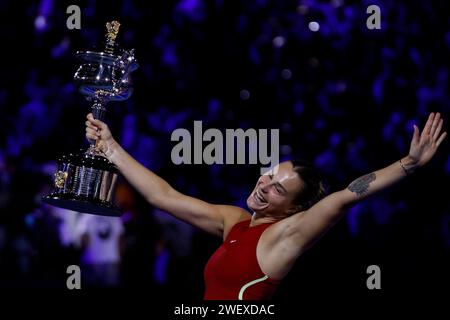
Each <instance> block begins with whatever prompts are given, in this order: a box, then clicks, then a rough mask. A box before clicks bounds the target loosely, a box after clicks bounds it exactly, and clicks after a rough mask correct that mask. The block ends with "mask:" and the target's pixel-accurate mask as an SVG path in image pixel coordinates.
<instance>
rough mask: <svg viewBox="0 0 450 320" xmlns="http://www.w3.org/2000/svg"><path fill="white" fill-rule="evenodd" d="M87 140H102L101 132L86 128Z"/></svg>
mask: <svg viewBox="0 0 450 320" xmlns="http://www.w3.org/2000/svg"><path fill="white" fill-rule="evenodd" d="M86 138H88V139H90V140H98V139H99V138H100V132H98V131H97V130H96V129H93V128H86Z"/></svg>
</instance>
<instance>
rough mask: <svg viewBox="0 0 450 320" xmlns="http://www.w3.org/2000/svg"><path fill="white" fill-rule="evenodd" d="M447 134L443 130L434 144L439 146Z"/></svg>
mask: <svg viewBox="0 0 450 320" xmlns="http://www.w3.org/2000/svg"><path fill="white" fill-rule="evenodd" d="M446 136H447V132H444V133H442V134H441V136H440V137H439V139H438V141H437V142H436V146H437V147H439V145H440V144H441V143H442V141H444V139H445V137H446Z"/></svg>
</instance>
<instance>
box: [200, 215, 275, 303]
mask: <svg viewBox="0 0 450 320" xmlns="http://www.w3.org/2000/svg"><path fill="white" fill-rule="evenodd" d="M250 221H251V220H244V221H241V222H238V223H236V224H235V225H234V226H233V227H232V228H231V230H230V233H229V234H228V236H227V238H226V239H225V241H224V242H223V244H222V245H221V246H220V247H219V248H218V249H217V251H216V252H215V253H214V254H213V255H212V256H211V258H210V259H209V261H208V263H207V264H206V267H205V273H204V277H205V289H206V290H205V294H204V299H205V300H266V299H270V298H271V297H272V295H273V293H274V292H275V290H276V288H277V286H278V284H279V283H280V281H277V280H274V279H271V278H269V277H268V276H267V275H265V274H264V273H263V272H262V271H261V268H260V267H259V264H258V261H257V259H256V245H257V244H258V240H259V238H260V237H261V234H262V233H263V232H264V230H266V228H267V227H269V226H271V225H272V223H263V224H259V225H256V226H254V227H250V226H249V225H250Z"/></svg>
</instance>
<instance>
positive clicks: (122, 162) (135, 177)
mask: <svg viewBox="0 0 450 320" xmlns="http://www.w3.org/2000/svg"><path fill="white" fill-rule="evenodd" d="M107 158H108V160H109V161H111V162H112V163H113V164H115V165H116V166H117V168H118V169H119V171H120V172H121V174H122V175H123V176H124V177H125V179H127V181H128V182H129V183H130V184H131V185H132V186H133V187H134V188H135V189H136V190H137V191H139V193H141V194H142V196H143V197H144V198H145V199H146V200H147V201H148V202H150V203H151V204H152V205H154V206H156V207H159V202H160V201H161V200H162V199H163V197H164V196H165V195H167V194H168V193H169V191H170V190H171V189H172V187H171V186H170V185H169V184H168V183H167V182H166V181H165V180H163V179H162V178H160V177H159V176H157V175H156V174H154V173H153V172H151V171H150V170H148V169H147V168H146V167H144V166H143V165H142V164H140V163H139V162H138V161H136V160H135V159H134V158H133V157H132V156H131V155H130V154H129V153H128V152H127V151H125V150H124V149H123V148H122V147H121V146H120V145H119V144H118V143H117V142H115V143H114V144H113V146H112V147H111V149H110V150H109V152H108V154H107Z"/></svg>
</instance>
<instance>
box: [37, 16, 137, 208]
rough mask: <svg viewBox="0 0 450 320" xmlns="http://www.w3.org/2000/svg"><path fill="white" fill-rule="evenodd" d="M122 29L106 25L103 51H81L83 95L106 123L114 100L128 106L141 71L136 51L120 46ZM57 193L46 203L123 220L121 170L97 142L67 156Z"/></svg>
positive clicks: (56, 182) (77, 80)
mask: <svg viewBox="0 0 450 320" xmlns="http://www.w3.org/2000/svg"><path fill="white" fill-rule="evenodd" d="M119 26H120V24H119V23H118V22H117V21H112V22H110V23H107V24H106V28H107V34H106V43H105V46H104V49H103V51H78V52H77V54H76V56H77V58H78V59H79V60H80V65H79V67H78V70H77V71H76V72H75V75H74V80H75V83H76V85H77V87H78V89H79V91H80V92H81V93H82V94H83V95H84V96H86V98H87V100H88V101H90V102H91V103H92V106H91V109H92V114H93V115H94V118H96V119H99V120H103V119H104V116H105V112H106V108H105V107H106V104H107V103H108V102H109V101H123V100H126V99H128V98H129V97H130V96H131V94H132V86H131V81H130V73H131V72H132V71H134V70H136V69H137V68H138V64H137V63H136V60H135V58H134V50H129V51H126V50H123V49H121V48H119V47H118V46H117V45H116V43H115V40H116V37H117V34H118V32H119ZM57 163H58V167H57V172H56V173H55V180H54V190H52V193H51V194H49V195H46V196H45V197H43V201H44V202H46V203H48V204H51V205H54V206H56V207H61V208H65V209H69V210H74V211H78V212H84V213H91V214H97V215H106V216H120V215H121V211H120V209H119V208H118V207H117V206H116V205H115V204H114V203H113V202H112V201H113V195H114V189H115V184H116V180H117V177H118V170H117V168H116V167H115V166H114V165H113V164H112V163H111V162H110V161H109V160H108V159H106V158H105V157H104V156H103V155H102V154H101V152H100V151H99V150H98V149H97V148H96V144H95V142H94V141H91V145H90V147H89V148H88V149H87V150H86V151H84V152H80V153H75V154H72V153H71V154H69V155H64V156H62V157H61V158H60V159H58V161H57Z"/></svg>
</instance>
